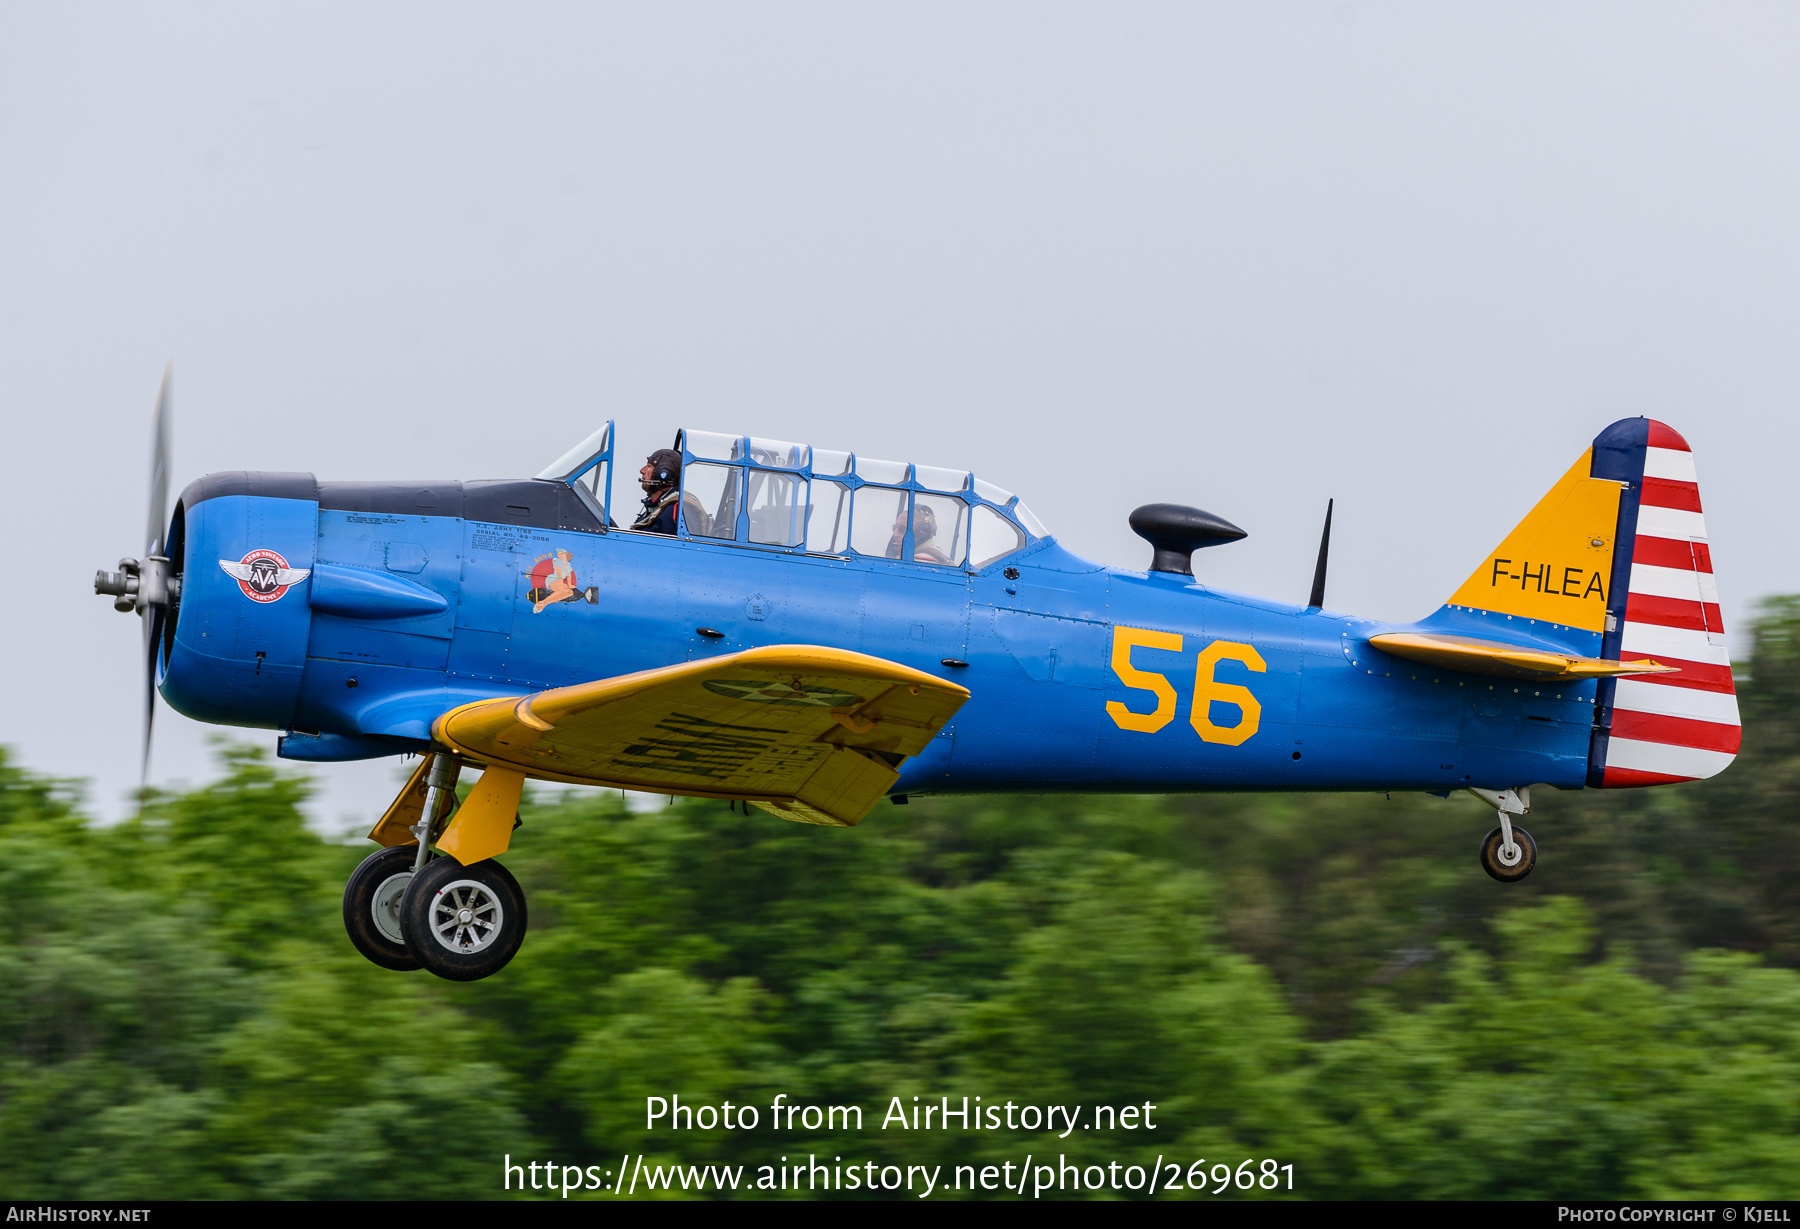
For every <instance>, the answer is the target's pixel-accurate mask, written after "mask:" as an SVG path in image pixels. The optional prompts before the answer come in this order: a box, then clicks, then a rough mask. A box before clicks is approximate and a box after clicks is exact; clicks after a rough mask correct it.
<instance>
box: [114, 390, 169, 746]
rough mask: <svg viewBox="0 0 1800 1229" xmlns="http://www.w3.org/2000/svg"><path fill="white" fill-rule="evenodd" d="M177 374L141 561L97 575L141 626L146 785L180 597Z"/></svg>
mask: <svg viewBox="0 0 1800 1229" xmlns="http://www.w3.org/2000/svg"><path fill="white" fill-rule="evenodd" d="M173 369H174V368H173V365H172V364H171V366H170V367H169V368H168V369H167V370H165V371H164V372H163V380H162V388H161V390H160V391H158V393H157V394H156V412H155V413H154V414H153V415H152V416H151V419H150V503H149V508H148V515H147V518H146V524H145V528H144V554H143V558H141V559H130V558H126V559H121V560H119V570H118V571H117V572H108V571H104V570H102V571H99V572H96V573H95V574H94V592H95V593H104V594H108V595H110V596H111V597H112V598H113V609H114V610H117V611H120V612H122V613H126V614H129V613H131V612H132V611H136V612H137V614H138V617H139V618H140V619H141V620H142V623H141V625H140V626H141V628H142V631H143V675H144V747H143V759H142V762H141V764H140V765H139V771H140V774H141V778H142V779H143V780H145V781H147V780H148V779H149V776H150V729H151V724H152V722H153V721H154V720H155V718H156V654H157V650H158V648H159V646H160V645H161V643H162V639H163V628H164V625H165V624H166V623H167V621H168V619H169V616H170V614H171V612H172V611H173V609H174V607H175V605H176V603H178V602H179V601H180V597H181V579H180V577H178V576H176V575H175V574H174V572H173V569H172V567H171V566H170V563H169V556H168V546H169V543H168V516H169V414H170V410H169V377H170V374H171V372H172V371H173Z"/></svg>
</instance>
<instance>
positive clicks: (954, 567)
mask: <svg viewBox="0 0 1800 1229" xmlns="http://www.w3.org/2000/svg"><path fill="white" fill-rule="evenodd" d="M152 423H153V427H152V450H151V455H152V466H151V473H152V477H151V494H150V501H149V518H148V527H147V530H146V538H145V541H146V546H145V550H144V553H143V555H142V556H141V557H139V558H137V559H123V560H121V561H120V565H119V570H118V571H117V572H110V571H102V572H100V573H99V574H98V575H97V576H96V579H95V589H96V591H97V592H99V593H103V594H106V595H109V596H111V597H113V598H114V599H115V605H116V607H117V608H118V609H119V610H121V611H126V612H133V613H136V614H137V615H139V616H140V619H141V625H142V635H143V648H144V669H145V680H146V686H145V704H146V709H145V726H144V730H145V742H144V754H145V757H146V763H147V758H148V754H149V734H150V722H151V718H152V716H153V715H154V708H155V697H156V695H157V694H160V695H161V696H162V697H163V699H164V700H165V701H166V702H167V703H168V704H169V705H170V706H172V707H173V708H174V709H176V710H177V711H179V712H181V713H184V714H186V715H187V716H189V717H192V718H194V719H196V720H199V721H206V722H214V723H218V724H221V725H230V726H242V727H249V728H258V729H272V730H279V731H280V732H281V734H280V739H279V744H278V754H279V755H280V756H281V757H283V758H286V759H289V760H295V761H301V762H313V763H317V762H327V761H341V760H354V759H366V758H373V757H381V756H400V755H417V756H419V757H420V759H419V763H418V766H417V768H416V770H415V771H414V772H413V773H412V775H411V778H410V779H409V780H408V781H407V783H406V785H405V787H404V788H403V789H402V790H401V792H400V794H399V796H398V797H397V798H395V799H394V801H393V803H392V804H391V805H390V806H389V807H388V808H387V810H386V811H385V812H384V813H383V814H382V816H381V817H380V819H379V820H378V821H377V822H376V823H375V825H374V827H373V829H372V830H371V831H370V833H369V837H370V839H371V840H373V841H374V842H375V843H376V845H377V846H378V848H377V849H376V850H375V852H374V853H372V854H371V855H370V856H369V858H368V859H367V860H366V861H364V862H363V864H362V865H361V866H360V867H358V868H357V870H356V871H355V872H354V873H353V874H352V875H351V877H350V880H349V882H348V884H347V885H346V889H345V895H344V921H345V928H346V931H347V933H348V935H349V937H350V940H351V942H352V943H353V944H354V945H355V947H356V948H357V950H358V951H360V952H361V953H362V954H363V955H364V956H366V957H367V958H368V959H370V960H372V961H374V962H375V963H376V964H378V965H381V966H383V967H385V968H389V969H395V970H409V969H417V968H424V969H427V970H429V971H430V972H431V973H433V974H436V975H437V976H439V977H443V978H447V979H450V980H457V981H469V980H475V979H477V978H482V977H487V976H490V975H491V974H493V973H495V972H498V971H499V970H500V969H501V968H502V967H504V966H505V965H506V963H507V962H508V961H509V960H510V959H511V958H512V957H513V955H514V954H515V953H516V952H517V951H518V949H519V945H520V942H521V941H522V939H523V937H524V934H525V930H526V925H527V911H526V902H525V896H524V893H523V892H522V891H521V889H520V887H519V885H518V883H517V881H516V880H515V879H514V878H513V877H512V875H511V874H510V873H508V872H507V870H506V869H505V867H504V866H502V864H501V863H500V862H499V861H498V860H497V859H498V858H500V857H501V856H502V855H504V854H505V853H506V851H507V849H508V848H509V845H510V842H511V839H512V833H513V830H514V828H515V827H516V826H517V825H518V823H519V819H518V813H519V802H520V798H521V792H522V790H523V787H524V785H525V782H526V781H527V780H532V781H541V782H553V783H564V784H583V785H595V786H604V787H608V788H618V789H624V790H636V791H643V792H647V793H657V794H666V795H671V796H673V795H681V796H686V797H694V798H712V799H728V800H732V801H733V802H740V803H744V804H747V805H748V806H750V807H756V808H759V809H761V810H763V811H766V812H769V813H770V814H771V815H774V816H778V817H781V818H785V819H789V820H795V821H799V822H802V823H810V824H821V825H835V826H852V825H855V824H856V823H857V822H858V821H860V820H861V819H862V818H863V817H864V816H865V815H866V814H868V812H869V811H870V810H871V808H873V807H874V806H875V804H876V803H877V802H879V801H880V800H881V799H882V798H887V799H889V800H890V801H891V802H893V803H898V804H904V803H906V802H907V801H908V800H909V799H910V798H911V797H914V796H922V795H930V794H957V793H964V794H967V793H985V792H998V793H1047V792H1074V793H1102V792H1116V793H1174V792H1198V791H1245V790H1286V791H1350V790H1355V791H1383V790H1390V791H1391V790H1417V791H1425V792H1429V793H1434V794H1438V795H1441V796H1446V797H1447V796H1449V794H1450V793H1451V792H1452V791H1457V790H1467V791H1469V792H1471V793H1473V794H1474V795H1476V796H1478V797H1479V798H1481V799H1483V800H1484V801H1485V802H1486V803H1487V804H1488V805H1489V806H1490V807H1491V808H1492V809H1493V810H1494V812H1495V814H1496V815H1497V817H1498V825H1497V826H1496V827H1495V828H1494V829H1493V830H1492V831H1491V832H1489V833H1488V834H1487V835H1486V836H1485V837H1483V838H1482V840H1481V842H1480V844H1479V847H1478V855H1479V859H1480V863H1481V866H1482V869H1483V870H1485V871H1486V872H1487V874H1488V875H1489V876H1491V877H1492V878H1494V879H1496V880H1499V881H1501V882H1517V881H1518V880H1520V879H1523V878H1524V877H1525V876H1526V875H1528V874H1529V873H1530V872H1531V870H1532V868H1533V866H1534V865H1535V864H1536V861H1537V846H1536V843H1535V842H1534V841H1533V839H1532V837H1531V835H1530V834H1529V833H1528V832H1527V831H1526V830H1525V829H1524V828H1523V827H1522V826H1521V825H1520V824H1519V823H1518V822H1516V821H1517V820H1518V819H1519V818H1520V817H1522V816H1524V815H1526V814H1528V813H1529V811H1530V807H1531V788H1532V787H1533V786H1546V785H1547V786H1550V787H1553V788H1556V789H1559V790H1573V789H1583V788H1602V789H1610V788H1621V787H1634V786H1649V785H1661V784H1668V783H1674V782H1680V781H1687V780H1694V779H1699V778H1705V777H1710V776H1712V775H1714V774H1716V773H1718V772H1720V771H1722V770H1723V769H1724V768H1725V767H1726V766H1727V765H1728V764H1729V763H1730V762H1731V761H1732V759H1733V757H1734V755H1735V754H1736V752H1737V749H1738V741H1739V722H1738V712H1737V703H1736V698H1735V693H1734V688H1733V683H1732V676H1731V665H1730V659H1729V656H1728V654H1727V651H1726V646H1725V638H1724V628H1723V626H1722V624H1721V622H1720V617H1719V604H1718V597H1717V593H1716V590H1715V588H1714V585H1713V576H1712V561H1711V556H1710V554H1709V552H1708V547H1707V539H1706V528H1705V521H1704V518H1703V515H1702V512H1701V507H1700V499H1699V488H1698V486H1697V485H1696V479H1695V474H1694V466H1693V455H1692V452H1691V451H1690V449H1689V447H1688V445H1687V443H1686V441H1685V440H1684V439H1683V438H1682V437H1681V436H1680V435H1679V434H1677V433H1676V432H1675V431H1674V430H1673V429H1671V428H1670V427H1668V426H1665V425H1664V424H1662V423H1660V422H1656V421H1653V420H1650V419H1647V418H1628V419H1624V420H1621V421H1619V422H1615V423H1613V424H1612V425H1611V426H1608V427H1607V428H1606V429H1605V430H1603V431H1601V432H1600V434H1599V435H1598V436H1596V437H1595V439H1594V440H1593V443H1592V445H1591V446H1590V447H1588V448H1587V449H1586V450H1585V451H1584V452H1582V453H1581V455H1580V457H1579V458H1578V459H1577V460H1576V462H1575V464H1574V465H1573V466H1571V467H1570V468H1569V470H1568V471H1567V472H1566V473H1564V474H1563V476H1562V477H1561V478H1560V479H1558V480H1557V482H1556V483H1555V484H1554V485H1553V486H1552V487H1551V488H1550V490H1549V492H1548V493H1547V494H1546V495H1544V497H1543V498H1542V499H1541V500H1540V501H1539V502H1538V503H1537V505H1536V506H1535V507H1533V508H1532V509H1531V510H1530V511H1529V512H1528V513H1527V514H1526V515H1525V517H1524V519H1523V520H1521V521H1520V522H1519V524H1518V526H1517V527H1516V528H1515V529H1514V530H1513V531H1512V532H1511V533H1510V534H1508V535H1507V537H1506V538H1505V540H1504V541H1503V542H1502V543H1501V544H1500V545H1499V546H1498V547H1496V548H1495V549H1494V550H1493V551H1491V552H1489V554H1488V555H1487V557H1485V558H1484V559H1482V560H1481V561H1480V563H1479V564H1478V565H1477V566H1476V567H1475V569H1474V571H1473V572H1472V573H1471V574H1470V575H1469V577H1468V579H1467V580H1466V581H1464V582H1463V583H1462V585H1461V586H1460V587H1458V588H1457V589H1456V590H1455V591H1454V592H1453V593H1451V595H1450V596H1449V598H1448V600H1447V601H1445V603H1444V604H1443V605H1442V606H1440V607H1439V608H1438V609H1437V610H1435V611H1433V612H1432V613H1431V614H1429V615H1428V616H1426V617H1425V618H1423V619H1420V620H1418V621H1416V622H1413V623H1405V624H1396V623H1389V622H1383V621H1381V620H1375V619H1366V618H1359V617H1357V616H1355V615H1350V614H1345V613H1342V612H1339V611H1336V610H1332V609H1330V608H1328V607H1327V606H1326V605H1325V581H1326V574H1327V564H1328V556H1329V548H1330V533H1331V519H1330V518H1331V506H1330V505H1329V504H1328V505H1327V510H1326V519H1325V526H1324V531H1323V533H1322V535H1321V540H1320V547H1319V555H1318V563H1317V567H1316V570H1315V573H1314V577H1313V585H1312V592H1311V595H1310V597H1309V600H1308V601H1307V602H1306V603H1305V604H1304V605H1295V604H1291V603H1286V602H1279V601H1270V600H1265V599H1261V598H1255V597H1249V596H1245V595H1242V594H1238V593H1231V592H1225V591H1222V590H1219V589H1215V588H1213V587H1211V586H1209V585H1207V584H1205V583H1204V582H1203V581H1201V580H1199V579H1197V578H1196V577H1195V576H1194V574H1193V569H1192V557H1193V554H1194V552H1195V551H1196V550H1199V549H1202V548H1212V547H1217V546H1220V545H1223V544H1226V543H1229V542H1233V541H1237V540H1240V539H1242V538H1243V537H1245V536H1246V535H1245V532H1244V531H1243V530H1242V529H1239V528H1238V527H1237V526H1235V525H1233V524H1231V523H1230V522H1228V521H1226V520H1224V519H1223V518H1221V517H1218V516H1215V515H1213V514H1211V513H1207V512H1203V511H1201V510H1199V509H1196V508H1192V507H1188V506H1183V505H1176V504H1149V505H1146V506H1144V507H1140V508H1138V509H1136V510H1135V511H1133V512H1132V513H1131V514H1130V525H1131V528H1132V529H1133V530H1135V531H1136V532H1137V533H1138V534H1139V535H1140V536H1141V537H1143V538H1144V539H1145V540H1146V541H1147V542H1148V543H1149V545H1150V547H1151V558H1150V559H1149V561H1148V564H1149V565H1148V567H1145V568H1143V569H1141V570H1140V569H1131V568H1119V567H1108V566H1103V565H1101V564H1098V563H1092V562H1089V561H1088V560H1085V559H1082V558H1080V557H1078V556H1076V555H1074V554H1073V553H1071V552H1070V551H1068V550H1066V549H1064V548H1063V547H1062V546H1061V545H1059V544H1058V542H1057V540H1056V538H1055V536H1054V535H1053V534H1052V533H1051V532H1050V531H1049V529H1048V528H1046V527H1045V526H1044V525H1043V523H1041V522H1040V521H1039V520H1038V519H1037V517H1036V516H1034V515H1033V514H1032V512H1031V511H1030V509H1029V508H1027V507H1026V505H1025V503H1024V502H1023V501H1022V500H1021V499H1019V498H1018V497H1017V496H1016V495H1014V494H1013V493H1012V492H1011V491H1008V490H1005V489H1003V488H1001V487H999V486H996V485H995V484H993V483H992V482H989V481H987V480H985V479H982V478H978V477H976V476H974V475H973V474H972V473H970V472H969V471H967V470H960V469H949V468H938V467H932V466H927V465H923V464H915V463H910V462H905V461H890V460H881V459H876V458H871V457H865V456H862V455H860V454H853V453H851V452H847V451H832V450H828V449H824V448H814V447H810V446H808V445H805V444H796V443H790V442H785V441H776V440H768V439H761V438H758V437H754V436H745V435H729V434H719V433H714V432H705V431H696V430H688V429H683V430H681V431H678V432H677V433H676V435H675V442H674V446H673V448H672V449H671V450H667V451H665V452H659V453H658V454H656V455H655V456H653V457H652V458H651V459H650V462H649V463H646V465H645V466H644V467H643V468H642V469H641V470H640V471H639V476H640V485H645V484H649V485H651V486H652V488H653V489H652V490H651V496H652V500H651V502H652V503H653V504H655V503H656V501H657V497H658V496H659V495H661V496H663V497H664V499H663V502H664V503H672V504H673V506H674V508H675V509H676V511H675V513H674V514H673V515H672V517H671V519H672V521H673V532H670V533H657V532H649V531H646V530H642V529H634V528H632V527H631V525H632V524H633V522H634V520H635V519H636V518H635V516H634V515H633V514H632V513H631V512H627V511H624V510H622V509H620V508H619V507H618V506H616V505H615V504H614V502H613V493H612V488H613V478H614V472H613V471H614V468H615V461H616V459H615V457H614V453H613V439H614V436H613V423H612V422H607V423H605V424H604V425H603V426H601V427H600V428H599V429H598V430H597V431H595V432H594V433H593V434H592V435H591V436H589V437H588V438H587V439H584V440H583V441H582V442H581V443H579V444H577V445H576V446H575V447H574V448H572V449H570V450H569V451H568V452H567V453H566V454H564V455H563V456H561V457H560V458H558V459H557V460H556V461H554V462H553V463H551V464H550V465H549V466H547V467H546V468H545V469H544V470H543V471H541V472H540V473H538V474H537V475H536V476H535V477H531V478H524V479H511V480H492V481H468V482H463V481H438V480H432V481H415V482H331V481H320V480H318V479H316V478H315V477H314V476H313V475H312V474H306V473H270V472H235V471H234V472H224V473H214V474H208V475H207V476H205V477H203V478H200V479H198V480H197V481H195V482H193V483H191V484H190V485H189V486H188V487H187V488H186V489H185V490H184V491H183V492H182V493H181V495H180V497H179V498H178V499H177V500H176V502H175V507H174V512H173V515H172V516H170V515H168V514H167V503H168V475H169V455H168V453H169V448H168V428H169V382H168V377H167V375H166V374H165V377H164V382H163V387H162V391H161V392H160V393H159V395H158V399H157V406H156V410H155V413H154V416H153V419H152ZM658 458H661V461H660V462H659V461H658ZM659 482H660V483H661V484H662V485H660V486H656V485H655V484H656V483H659ZM624 502H625V503H626V504H627V505H629V506H630V507H631V508H632V509H635V508H636V506H637V505H636V494H635V493H634V494H633V495H631V496H628V497H627V499H626V500H625V501H624ZM474 768H479V769H480V770H481V775H480V777H479V779H477V780H476V781H475V782H474V784H473V786H472V788H470V789H468V790H467V791H466V797H463V798H462V799H461V801H460V802H459V801H458V791H457V789H456V786H457V783H458V781H459V777H460V774H461V773H462V772H463V771H464V770H465V769H474Z"/></svg>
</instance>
